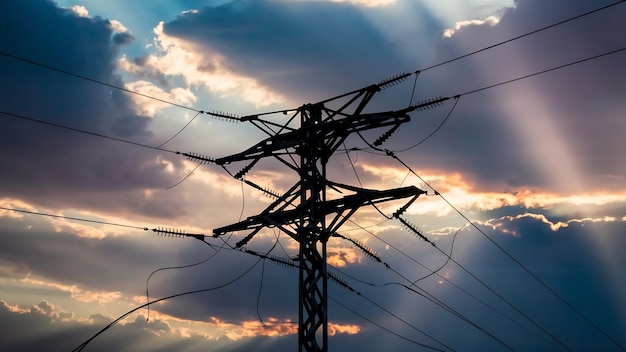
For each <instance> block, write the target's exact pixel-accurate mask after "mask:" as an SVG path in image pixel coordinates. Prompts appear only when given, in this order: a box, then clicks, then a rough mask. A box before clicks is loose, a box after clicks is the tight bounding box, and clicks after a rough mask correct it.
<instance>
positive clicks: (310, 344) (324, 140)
mask: <svg viewBox="0 0 626 352" xmlns="http://www.w3.org/2000/svg"><path fill="white" fill-rule="evenodd" d="M409 75H410V74H404V75H400V76H397V77H394V78H391V79H389V80H386V81H383V82H381V83H379V84H376V85H372V86H369V87H366V88H363V89H360V90H356V91H354V92H350V93H346V94H343V95H340V96H338V97H335V98H331V99H328V100H325V101H322V102H319V103H316V104H305V105H303V106H301V107H300V108H298V109H297V110H296V111H295V114H294V115H293V116H292V117H291V119H290V120H289V122H287V123H286V124H284V125H278V124H275V123H273V122H270V121H265V120H263V119H261V118H260V117H259V116H247V117H244V118H241V119H242V120H245V121H249V122H251V123H253V124H254V125H255V126H257V127H258V128H260V129H261V130H263V131H264V132H265V133H267V134H268V135H269V137H268V138H266V139H265V140H263V141H261V142H259V143H257V144H256V145H254V146H252V147H250V148H248V149H247V150H245V151H243V152H241V153H237V154H234V155H231V156H227V157H223V158H219V159H216V160H215V163H216V164H218V165H222V166H224V167H225V166H226V165H228V164H231V163H242V162H244V163H246V164H245V166H244V167H243V168H242V169H241V171H239V172H238V173H236V174H235V175H233V176H234V177H235V178H238V179H241V178H243V176H244V175H245V174H246V173H247V172H248V171H249V170H250V169H251V168H252V167H253V166H254V165H255V164H256V163H257V162H258V161H260V160H261V159H263V158H267V157H274V158H276V159H278V160H279V161H280V162H282V163H283V164H285V165H286V166H288V167H289V168H291V169H292V170H294V171H295V172H297V173H298V175H299V177H300V179H299V181H298V182H297V183H296V184H295V185H294V186H293V187H291V188H290V189H289V190H287V192H285V193H284V194H283V195H280V196H279V195H276V194H273V193H272V195H273V196H276V197H277V199H276V200H275V201H274V202H273V203H272V204H270V205H269V206H268V207H267V208H266V209H265V210H263V211H262V212H261V213H260V214H259V215H256V216H252V217H249V218H247V219H246V220H243V221H240V222H238V223H235V224H232V225H228V226H224V227H221V228H217V229H215V230H213V234H214V236H220V235H223V234H226V233H228V232H231V231H249V234H248V235H247V236H246V237H245V238H244V239H242V240H241V241H239V242H238V243H237V244H236V246H237V247H238V248H240V247H242V246H244V245H245V244H246V243H247V242H248V241H250V240H251V239H252V238H253V237H254V235H256V234H257V233H258V232H259V231H261V230H262V229H263V228H266V227H278V228H279V229H281V230H282V231H283V232H285V233H287V234H288V235H289V236H290V237H291V238H293V239H294V240H295V241H297V242H298V243H299V254H298V258H296V259H297V260H298V262H299V265H298V267H299V325H298V344H299V348H298V351H300V352H302V351H306V352H309V351H316V352H317V351H328V310H327V290H328V289H327V279H328V277H329V276H328V273H327V269H326V244H327V241H328V239H329V237H331V236H332V235H333V234H335V233H336V231H337V230H338V229H339V227H340V226H342V225H343V224H344V223H345V222H346V221H347V220H348V218H349V217H350V216H352V215H353V214H354V213H355V212H356V211H357V210H358V209H359V208H360V207H362V206H365V205H374V204H377V203H380V202H385V201H390V200H396V199H402V198H409V197H410V198H411V200H410V201H409V203H412V202H413V201H414V200H415V199H416V198H417V197H418V196H419V195H421V194H423V193H425V192H424V191H422V190H420V189H418V188H416V187H413V186H410V187H402V188H396V189H391V190H386V191H378V190H370V189H364V188H358V187H352V186H348V185H343V184H338V183H335V182H332V181H329V180H327V178H326V164H327V162H328V160H329V158H330V157H331V156H332V155H333V153H334V152H335V151H336V150H337V148H338V147H339V146H340V145H341V144H342V143H343V142H344V140H345V139H346V138H347V137H348V136H349V135H350V134H352V133H357V132H361V131H365V130H370V129H375V128H381V127H389V126H390V127H391V129H389V130H388V131H387V132H386V133H385V134H383V136H382V137H380V138H379V140H377V141H376V142H374V143H382V142H383V141H384V140H385V139H387V138H388V137H389V135H390V134H391V133H393V131H395V130H396V129H397V128H398V126H400V124H402V123H405V122H408V121H409V120H410V118H409V116H408V115H407V114H408V112H410V111H414V110H418V109H422V108H428V107H430V106H433V105H437V104H439V103H440V102H441V101H443V100H446V99H445V98H444V99H436V100H431V101H429V102H426V103H422V104H419V105H415V106H411V107H409V108H406V109H402V110H399V111H388V112H381V113H370V114H364V113H363V109H364V108H365V106H366V105H367V104H368V102H369V101H370V100H371V98H372V97H373V96H374V94H375V93H376V92H378V91H380V90H381V89H382V88H384V87H385V86H389V85H392V84H395V83H397V82H398V81H400V80H402V79H404V78H406V77H408V76H409ZM338 99H346V100H347V102H345V103H344V104H343V105H342V106H341V107H340V108H339V109H337V110H333V109H330V108H328V107H327V106H326V104H327V103H329V102H331V101H336V100H338ZM349 109H351V110H352V111H351V112H349V113H348V112H347V111H348V110H349ZM298 116H299V127H297V128H294V127H290V126H289V124H290V123H291V122H293V121H297V117H298ZM294 156H297V158H294ZM246 183H248V184H249V185H251V186H253V187H255V188H258V189H261V187H259V186H258V185H256V184H254V183H252V182H251V181H248V180H246ZM327 188H332V189H334V190H338V191H341V193H344V192H350V193H352V194H350V195H346V196H344V197H343V198H340V199H332V200H328V199H327V198H326V190H327ZM405 208H406V207H405Z"/></svg>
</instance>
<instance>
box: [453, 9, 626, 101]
mask: <svg viewBox="0 0 626 352" xmlns="http://www.w3.org/2000/svg"><path fill="white" fill-rule="evenodd" d="M622 1H626V0H622ZM624 50H626V47H623V48H620V49H615V50H612V51H608V52H605V53H602V54H598V55H594V56H591V57H587V58H584V59H580V60H577V61H573V62H570V63H567V64H563V65H560V66H556V67H552V68H549V69H546V70H543V71H539V72H535V73H531V74H528V75H525V76H521V77H517V78H513V79H510V80H508V81H504V82H500V83H496V84H492V85H489V86H485V87H482V88H478V89H474V90H470V91H467V92H465V93H461V94H458V96H464V95H470V94H474V93H478V92H481V91H483V90H487V89H491V88H495V87H499V86H502V85H505V84H509V83H512V82H516V81H520V80H522V79H526V78H529V77H533V76H538V75H541V74H544V73H548V72H551V71H556V70H559V69H562V68H565V67H569V66H573V65H577V64H580V63H583V62H586V61H591V60H595V59H599V58H601V57H604V56H608V55H613V54H616V53H619V52H621V51H624Z"/></svg>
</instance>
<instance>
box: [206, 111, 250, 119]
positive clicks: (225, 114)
mask: <svg viewBox="0 0 626 352" xmlns="http://www.w3.org/2000/svg"><path fill="white" fill-rule="evenodd" d="M204 113H205V114H207V115H209V116H213V117H215V118H217V119H218V120H220V121H227V122H239V121H241V118H240V117H239V116H237V115H235V114H231V113H228V112H223V111H213V112H207V111H205V112H204Z"/></svg>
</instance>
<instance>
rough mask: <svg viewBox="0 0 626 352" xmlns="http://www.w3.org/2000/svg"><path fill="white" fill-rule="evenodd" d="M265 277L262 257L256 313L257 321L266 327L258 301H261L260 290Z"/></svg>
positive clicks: (261, 290)
mask: <svg viewBox="0 0 626 352" xmlns="http://www.w3.org/2000/svg"><path fill="white" fill-rule="evenodd" d="M264 278H265V259H263V261H262V263H261V283H259V293H258V294H257V296H256V315H257V316H258V317H259V321H260V322H261V324H262V325H263V326H264V327H267V325H265V322H264V321H263V318H262V317H261V310H260V308H259V305H260V302H261V292H263V280H264Z"/></svg>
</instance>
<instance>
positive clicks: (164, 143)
mask: <svg viewBox="0 0 626 352" xmlns="http://www.w3.org/2000/svg"><path fill="white" fill-rule="evenodd" d="M198 115H200V111H198V112H197V113H196V115H195V116H194V117H193V118H192V119H191V120H189V122H187V123H186V124H185V126H183V128H181V129H180V130H179V131H178V132H176V133H174V135H173V136H171V137H170V138H169V139H168V140H166V141H165V142H163V143H161V144H159V146H158V147H157V148H160V147H162V146H164V145H166V144H167V143H169V142H170V141H171V140H172V139H174V138H176V136H178V135H179V134H180V133H181V132H182V131H183V130H184V129H185V128H187V126H189V124H191V123H192V122H193V120H195V119H196V117H198Z"/></svg>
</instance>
